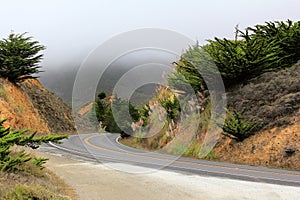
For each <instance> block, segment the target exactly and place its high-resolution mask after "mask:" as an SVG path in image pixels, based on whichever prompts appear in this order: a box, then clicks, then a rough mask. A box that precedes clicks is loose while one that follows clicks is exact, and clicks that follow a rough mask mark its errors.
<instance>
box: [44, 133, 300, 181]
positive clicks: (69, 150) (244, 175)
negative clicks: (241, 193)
mask: <svg viewBox="0 0 300 200" xmlns="http://www.w3.org/2000/svg"><path fill="white" fill-rule="evenodd" d="M120 138H121V136H118V137H117V138H116V139H115V141H116V142H117V143H118V144H120V145H124V144H121V143H120V142H119V139H120ZM49 144H50V145H52V146H54V147H56V148H58V149H63V150H65V151H68V152H75V153H79V154H81V155H87V154H88V155H91V156H92V157H93V158H95V159H96V160H98V159H97V158H96V157H95V156H93V155H92V154H90V153H88V152H87V153H84V152H80V151H76V150H71V149H67V148H65V147H60V146H58V145H56V144H54V143H52V142H49ZM124 146H125V145H124ZM103 157H104V158H108V159H112V160H115V161H120V162H121V161H122V160H120V159H115V158H112V157H107V156H103ZM102 164H103V163H102ZM125 164H128V163H125ZM137 164H138V162H137ZM128 165H130V164H128ZM133 166H135V165H134V164H133ZM174 167H175V168H180V169H186V170H197V171H202V172H208V173H219V174H226V175H232V176H241V177H248V178H252V179H257V178H258V177H255V176H251V175H246V174H233V173H228V172H212V171H209V170H205V169H198V168H192V167H191V168H186V167H182V166H174ZM149 169H152V168H149ZM196 175H197V174H196ZM199 176H200V175H199ZM219 178H220V177H219ZM225 178H228V177H225ZM260 178H265V179H268V180H274V181H287V182H293V183H299V182H298V181H293V180H287V179H276V178H270V177H260ZM260 178H258V180H259V179H260ZM228 179H230V178H228ZM233 180H235V179H233ZM245 181H247V180H245ZM269 184H272V183H269Z"/></svg>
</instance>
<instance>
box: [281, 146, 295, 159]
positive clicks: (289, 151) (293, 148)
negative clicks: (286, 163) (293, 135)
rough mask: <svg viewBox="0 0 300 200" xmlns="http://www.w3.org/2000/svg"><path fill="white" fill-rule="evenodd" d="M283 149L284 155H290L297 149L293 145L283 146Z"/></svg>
mask: <svg viewBox="0 0 300 200" xmlns="http://www.w3.org/2000/svg"><path fill="white" fill-rule="evenodd" d="M283 150H284V152H285V157H290V156H292V155H293V154H294V153H295V152H296V150H297V149H296V148H295V147H284V148H283Z"/></svg>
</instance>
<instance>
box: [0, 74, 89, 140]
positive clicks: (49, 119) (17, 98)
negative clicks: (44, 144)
mask: <svg viewBox="0 0 300 200" xmlns="http://www.w3.org/2000/svg"><path fill="white" fill-rule="evenodd" d="M0 100H1V101H0V110H1V111H2V114H1V118H6V119H7V122H6V124H5V125H6V126H10V127H11V128H13V129H24V128H29V129H31V130H32V131H35V130H36V131H38V132H39V133H43V134H47V133H75V132H76V128H78V127H80V128H83V127H91V126H89V124H88V121H87V120H84V119H82V118H80V116H79V115H78V116H75V117H76V119H77V120H76V122H77V123H76V125H77V126H78V127H76V126H75V123H74V119H73V116H72V109H71V108H70V107H69V106H68V105H67V104H66V103H64V102H63V100H62V99H61V98H59V97H57V96H55V95H54V94H53V93H51V92H49V91H48V90H46V89H45V88H44V87H43V86H42V85H41V84H40V82H39V81H38V80H34V79H33V80H26V81H25V82H23V83H20V84H18V85H14V84H12V83H10V82H9V81H7V80H5V79H0Z"/></svg>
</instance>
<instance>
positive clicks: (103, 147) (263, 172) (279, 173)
mask: <svg viewBox="0 0 300 200" xmlns="http://www.w3.org/2000/svg"><path fill="white" fill-rule="evenodd" d="M118 137H119V135H118V134H108V133H105V134H97V133H95V134H83V135H73V136H70V137H69V139H67V140H64V141H63V143H62V144H52V143H51V144H48V145H50V146H45V145H43V148H42V149H43V151H49V152H52V153H59V154H64V155H66V156H69V157H71V158H79V159H82V160H88V161H91V160H92V161H97V162H101V163H103V164H104V165H106V166H108V167H111V168H114V169H117V170H121V171H126V172H132V173H150V172H151V171H157V170H167V171H175V172H179V173H183V174H194V175H200V176H206V177H207V176H208V177H211V176H213V177H223V178H229V179H238V180H245V181H254V182H261V183H272V184H279V185H287V186H296V187H300V172H296V171H287V170H277V169H269V168H265V167H254V166H246V165H236V164H229V163H219V162H212V161H204V160H198V159H192V158H185V157H176V156H173V155H166V154H159V153H155V152H145V151H141V150H137V149H134V148H130V147H127V146H125V145H122V144H120V143H119V142H118ZM53 147H54V148H53ZM122 164H126V167H124V166H125V165H122ZM128 164H129V165H128ZM128 166H132V167H128Z"/></svg>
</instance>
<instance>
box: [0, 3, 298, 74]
mask: <svg viewBox="0 0 300 200" xmlns="http://www.w3.org/2000/svg"><path fill="white" fill-rule="evenodd" d="M0 7H1V12H0V38H4V37H7V35H8V34H9V33H11V32H12V31H13V32H14V33H23V32H28V36H33V37H34V39H35V40H38V41H39V42H40V43H41V44H43V45H45V46H46V48H47V49H46V50H45V51H44V55H45V56H44V60H43V62H42V65H43V66H44V67H45V68H46V69H47V68H49V69H51V68H61V67H66V66H67V65H73V64H80V63H81V62H82V61H83V60H84V59H85V58H86V57H87V56H88V54H89V52H91V51H92V50H94V49H95V48H96V47H97V46H99V45H100V44H101V43H103V42H104V41H106V40H108V39H110V38H111V37H112V36H114V35H117V34H120V33H122V32H125V31H130V30H134V29H139V28H162V29H168V30H173V31H176V32H179V33H181V34H184V35H186V36H188V37H189V38H191V39H193V40H198V41H199V42H200V44H204V43H205V41H206V40H207V39H213V38H214V37H215V36H217V37H230V38H232V37H233V34H234V27H235V26H236V25H237V24H239V27H240V28H245V27H248V26H253V25H255V24H258V23H264V22H265V21H274V20H284V21H285V20H287V19H291V20H293V21H298V20H300V13H299V8H300V1H299V0H251V1H246V0H239V1H236V0H209V1H203V0H185V1H183V0H181V1H178V0H151V1H145V0H123V1H122V0H119V1H117V0H43V1H41V0H26V1H24V0H1V1H0Z"/></svg>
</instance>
